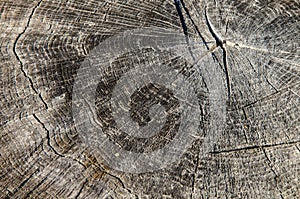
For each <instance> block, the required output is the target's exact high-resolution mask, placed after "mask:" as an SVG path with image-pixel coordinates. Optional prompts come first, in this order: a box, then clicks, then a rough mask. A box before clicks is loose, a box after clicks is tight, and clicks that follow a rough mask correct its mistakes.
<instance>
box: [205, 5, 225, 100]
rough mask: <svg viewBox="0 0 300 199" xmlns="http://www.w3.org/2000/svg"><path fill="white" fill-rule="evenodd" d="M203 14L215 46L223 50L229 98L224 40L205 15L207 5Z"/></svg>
mask: <svg viewBox="0 0 300 199" xmlns="http://www.w3.org/2000/svg"><path fill="white" fill-rule="evenodd" d="M204 15H205V20H206V24H207V27H208V30H209V31H210V33H211V35H212V36H213V37H214V39H215V40H216V44H217V46H220V47H221V49H222V52H223V64H224V72H225V75H226V83H227V90H228V99H230V90H231V89H230V79H229V71H228V64H227V50H226V47H225V45H224V44H225V43H226V41H225V40H223V39H222V38H221V36H220V35H218V33H217V32H216V31H215V28H214V27H213V25H212V24H211V22H210V20H209V18H208V15H207V7H205V9H204Z"/></svg>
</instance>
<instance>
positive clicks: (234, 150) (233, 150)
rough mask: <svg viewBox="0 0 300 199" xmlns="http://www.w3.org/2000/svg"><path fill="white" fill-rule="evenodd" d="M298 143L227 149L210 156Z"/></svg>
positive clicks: (213, 152)
mask: <svg viewBox="0 0 300 199" xmlns="http://www.w3.org/2000/svg"><path fill="white" fill-rule="evenodd" d="M296 143H300V140H296V141H291V142H284V143H278V144H265V145H253V146H246V147H242V148H234V149H227V150H222V151H212V152H210V154H220V153H230V152H236V151H244V150H251V149H260V148H270V147H276V146H284V145H291V144H296Z"/></svg>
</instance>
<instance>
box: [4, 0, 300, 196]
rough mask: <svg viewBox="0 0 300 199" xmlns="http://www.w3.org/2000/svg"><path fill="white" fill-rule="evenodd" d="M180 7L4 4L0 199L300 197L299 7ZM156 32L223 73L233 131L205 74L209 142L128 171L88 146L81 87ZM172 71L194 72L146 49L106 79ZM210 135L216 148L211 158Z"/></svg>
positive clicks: (214, 0) (215, 2)
mask: <svg viewBox="0 0 300 199" xmlns="http://www.w3.org/2000/svg"><path fill="white" fill-rule="evenodd" d="M178 8H180V9H176V5H175V1H173V0H147V1H144V0H100V1H96V0H94V1H93V0H87V1H81V0H61V1H52V0H51V1H50V0H38V1H36V0H35V1H31V0H30V1H29V0H0V198H195V199H199V198H282V199H283V198H285V199H286V198H291V199H292V198H299V196H300V182H299V176H300V149H299V148H300V117H299V116H300V47H299V44H300V36H299V30H300V2H299V0H241V1H235V0H225V1H221V0H208V1H203V0H189V1H188V0H183V1H180V7H178ZM179 10H180V11H181V12H182V17H180V14H179V12H178V11H179ZM182 19H183V21H182ZM183 22H184V23H183ZM183 24H185V26H186V28H185V27H184V25H183ZM151 27H152V28H158V29H160V30H167V29H168V30H173V31H174V32H178V34H182V35H183V33H185V34H186V37H188V38H190V39H196V41H198V42H199V46H198V47H197V49H199V50H200V51H201V52H206V54H205V59H208V60H211V61H210V62H207V63H208V64H204V65H203V69H205V68H207V70H208V69H209V70H210V69H212V68H213V67H215V68H216V70H217V71H218V72H216V73H215V74H210V75H212V76H214V77H216V78H219V79H220V80H222V88H224V89H223V90H222V92H221V93H220V96H221V95H222V96H221V97H223V99H225V103H224V104H223V105H224V106H223V107H220V110H225V121H224V124H222V125H223V126H222V128H221V127H220V128H218V131H215V132H214V130H213V129H214V127H215V126H214V125H210V124H215V123H214V122H216V121H214V117H211V115H213V113H210V111H211V109H210V106H211V103H212V102H211V101H209V100H207V96H209V95H210V94H211V93H210V92H211V91H210V90H209V89H207V90H206V91H205V84H204V83H205V82H203V81H204V80H203V79H205V78H206V79H209V78H211V77H209V76H210V75H209V76H207V75H203V76H204V77H203V76H201V74H198V76H196V78H195V81H196V82H197V81H198V82H200V83H199V89H200V90H201V89H202V90H204V91H203V92H202V91H201V92H202V95H201V92H200V94H199V95H197V96H198V98H199V101H200V104H201V107H203V110H204V111H203V112H202V119H201V120H199V125H198V127H197V128H195V129H193V130H194V131H195V132H196V133H197V132H198V133H199V134H200V135H198V137H197V136H196V139H195V140H194V141H193V142H192V144H191V145H190V147H189V148H188V149H187V150H186V151H185V152H184V154H183V155H182V156H181V157H180V158H179V159H177V160H176V161H174V162H171V163H170V164H169V165H168V166H167V167H165V168H161V169H159V170H155V171H149V172H142V173H129V172H122V171H119V170H118V169H116V168H111V167H110V166H109V165H107V164H105V156H101V154H100V155H99V153H98V154H97V149H95V148H93V146H89V145H87V144H86V143H85V142H84V141H83V140H82V138H81V134H80V132H79V130H78V127H77V125H78V123H76V122H74V119H73V118H74V115H73V114H74V112H72V95H73V87H74V85H75V79H76V77H78V76H79V77H84V75H85V70H80V69H82V67H81V66H82V64H83V63H84V60H85V59H86V58H87V57H88V56H89V54H90V52H92V50H93V49H95V47H96V46H98V45H101V43H102V42H104V41H106V40H107V39H110V38H114V37H115V36H116V35H118V34H122V33H123V32H126V31H134V30H136V29H143V28H151ZM204 41H205V42H204ZM207 48H208V49H207ZM197 49H196V50H197ZM207 51H209V52H207ZM195 56H198V55H195ZM162 62H163V63H169V65H172V66H173V65H176V64H177V65H178V67H179V68H182V67H183V66H184V65H185V64H186V62H185V61H184V57H181V58H180V57H172V55H170V54H168V52H161V53H157V51H155V50H153V49H151V48H150V49H149V48H148V49H147V48H146V49H142V47H141V49H136V51H135V52H132V53H127V54H124V55H123V56H121V57H116V58H115V60H113V66H112V69H111V70H112V71H111V73H114V74H115V75H111V73H110V76H107V77H106V78H107V79H109V80H111V81H112V82H117V81H118V80H119V78H121V76H122V73H121V72H120V71H121V70H123V69H124V70H125V69H128V67H129V68H134V67H136V66H138V65H139V64H141V63H158V64H159V63H162ZM200 62H201V60H200ZM86 80H87V81H88V80H89V77H86ZM83 83H84V82H83ZM212 83H213V82H212ZM109 85H111V84H109ZM109 85H108V84H107V85H106V84H103V85H100V86H99V88H100V89H99V90H101V89H102V90H101V91H98V92H99V93H100V94H98V98H97V99H98V100H96V104H97V107H98V108H99V110H100V111H99V112H98V119H99V118H102V119H103V118H104V119H103V121H104V122H108V125H109V126H114V125H115V123H113V122H112V123H111V122H110V117H109V116H107V115H106V114H108V113H109V111H110V110H109V108H108V109H105V107H104V105H103V103H104V102H103V100H102V98H101V96H102V95H101V92H104V93H105V92H106V91H107V92H110V93H111V92H112V88H111V87H109ZM212 86H214V85H212ZM207 88H208V87H207ZM155 89H158V88H155V87H154V88H152V90H151V88H150V91H151V92H152V94H155V93H156V92H158V91H157V90H155ZM161 89H163V88H161ZM150 91H149V90H147V89H146V91H145V92H150ZM151 92H150V94H151ZM217 94H218V93H217ZM103 95H104V94H103ZM105 96H106V95H105ZM101 100H102V101H101ZM134 100H135V102H137V103H138V102H139V101H140V100H143V99H140V98H139V96H138V95H137V96H136V98H135V99H134ZM206 102H207V103H206ZM143 103H144V102H143ZM143 103H142V104H143ZM166 103H169V104H171V105H172V107H173V105H174V104H175V105H176V103H177V101H176V99H174V100H173V101H172V99H169V98H168V99H166ZM142 104H140V105H139V104H138V105H136V106H135V108H136V110H135V111H136V112H133V115H134V114H137V115H138V114H139V109H142V110H141V112H140V114H141V115H142V116H141V117H140V118H139V119H138V120H137V121H138V122H140V125H146V124H147V118H148V116H149V113H147V109H146V110H145V108H144V107H143V105H142ZM171 105H170V106H171ZM148 108H149V107H148ZM175 108H176V107H175ZM142 111H144V112H142ZM148 112H149V111H148ZM143 114H144V115H143ZM147 114H148V115H147ZM86 119H89V118H86ZM96 119H97V118H96ZM143 119H145V121H144V120H143ZM148 119H149V118H148ZM143 122H144V123H143ZM174 128H175V127H174ZM175 130H176V128H175ZM173 133H176V131H175V132H173ZM210 133H217V135H216V136H215V138H216V139H214V140H211V142H212V143H210V146H212V147H211V148H209V151H206V152H203V151H205V150H203V148H204V147H205V145H204V143H203V142H204V141H205V139H203V137H204V138H205V136H210ZM110 136H112V138H114V139H113V140H114V141H116V142H118V143H121V144H120V145H122V144H123V145H122V146H123V147H125V148H126V147H127V148H129V149H132V148H135V150H136V151H138V152H139V150H142V152H143V150H146V149H144V148H143V146H142V149H141V148H138V147H136V143H135V142H134V141H133V142H122V141H123V140H122V138H121V137H120V136H119V137H118V136H116V137H114V135H110ZM171 136H172V135H171ZM158 139H159V138H158ZM163 140H164V139H163V138H162V139H161V140H158V141H157V142H162V144H164V143H163ZM95 147H97V146H95ZM155 147H156V145H155V142H153V143H152V145H150V149H153V148H155ZM158 147H159V146H158ZM150 149H149V150H150ZM95 150H96V152H95Z"/></svg>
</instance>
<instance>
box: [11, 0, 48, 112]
mask: <svg viewBox="0 0 300 199" xmlns="http://www.w3.org/2000/svg"><path fill="white" fill-rule="evenodd" d="M41 3H42V0H40V1H39V2H38V3H37V5H36V6H35V7H34V8H33V9H32V12H31V13H30V15H29V17H28V20H27V24H26V26H25V28H24V29H23V31H22V32H21V33H20V34H19V35H18V36H17V38H16V40H15V42H14V44H13V52H14V54H15V56H16V58H17V60H18V61H19V62H20V66H21V71H22V73H23V75H24V76H25V78H26V79H27V80H28V81H29V83H30V87H31V88H32V90H33V91H34V92H35V94H37V95H38V96H39V98H40V99H41V101H42V102H43V104H44V106H45V108H46V109H48V105H47V103H46V102H45V100H44V99H43V97H42V95H41V93H39V92H38V90H37V89H36V88H35V87H34V83H33V80H32V78H31V77H30V76H29V75H28V74H27V72H26V71H25V69H24V65H23V63H22V61H21V59H20V57H19V55H18V53H17V50H16V48H17V43H18V41H19V39H20V38H21V36H22V35H23V34H24V33H25V32H26V30H27V28H28V27H29V24H30V21H31V19H32V17H33V15H34V13H35V10H36V9H37V8H38V7H39V6H40V5H41Z"/></svg>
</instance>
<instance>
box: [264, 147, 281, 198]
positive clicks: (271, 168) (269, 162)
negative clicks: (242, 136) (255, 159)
mask: <svg viewBox="0 0 300 199" xmlns="http://www.w3.org/2000/svg"><path fill="white" fill-rule="evenodd" d="M261 150H262V151H263V153H264V155H265V157H266V159H267V161H268V163H267V165H268V167H269V168H270V170H271V171H272V173H273V174H274V180H275V184H276V187H277V189H278V191H279V193H280V197H281V199H284V198H283V196H282V191H281V190H280V189H279V187H278V175H277V173H276V172H275V170H274V169H273V167H272V161H271V160H270V158H269V157H268V155H267V153H266V150H265V149H264V148H263V147H261Z"/></svg>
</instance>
